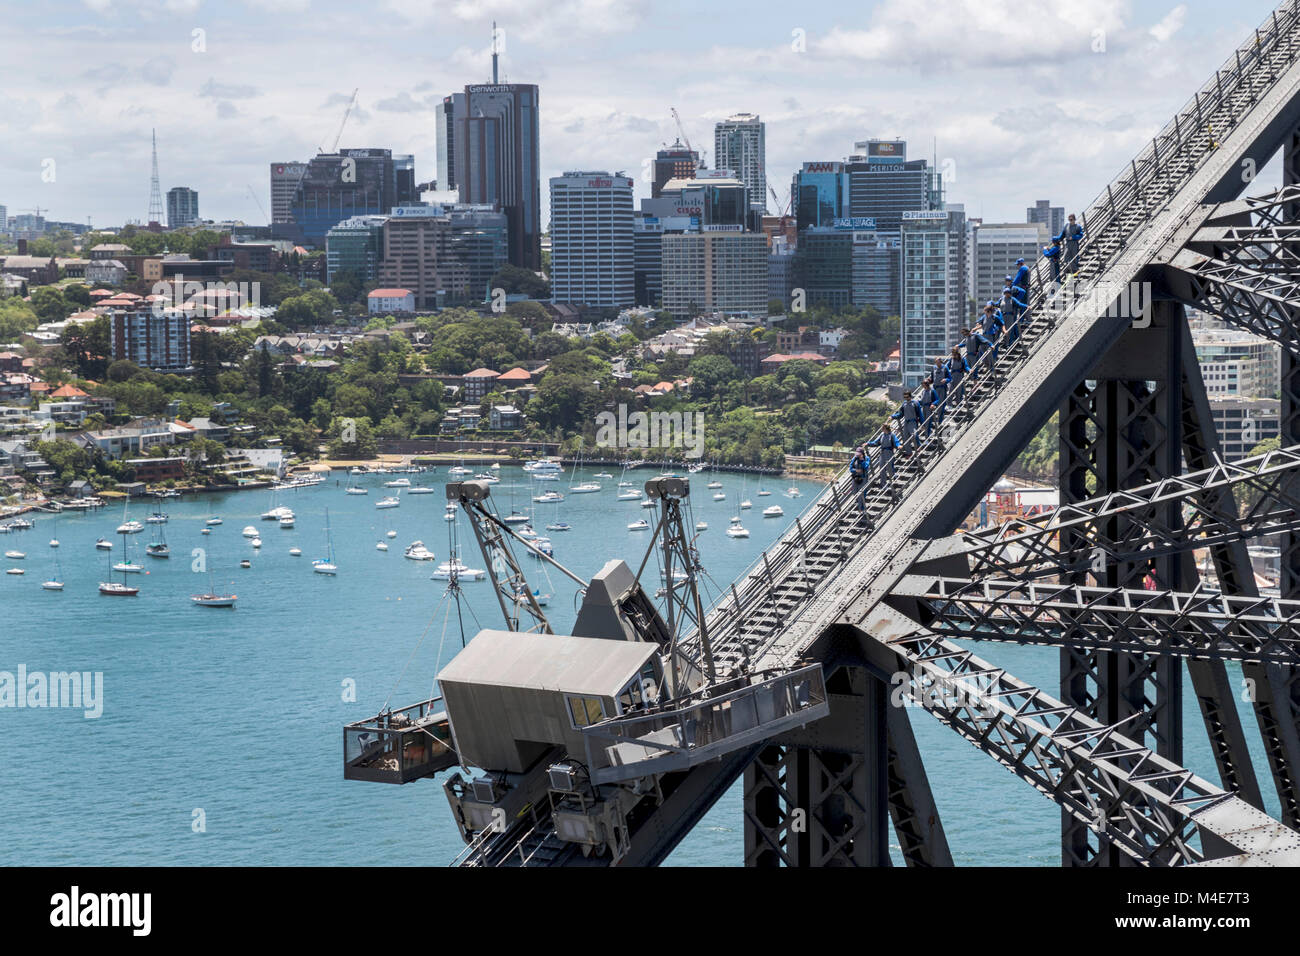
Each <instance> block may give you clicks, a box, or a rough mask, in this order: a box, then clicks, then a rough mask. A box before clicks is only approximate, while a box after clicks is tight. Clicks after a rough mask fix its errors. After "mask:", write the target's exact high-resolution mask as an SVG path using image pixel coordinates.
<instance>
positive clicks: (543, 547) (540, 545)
mask: <svg viewBox="0 0 1300 956" xmlns="http://www.w3.org/2000/svg"><path fill="white" fill-rule="evenodd" d="M532 545H533V547H534V548H536V549H537V551H540V552H541V553H542V554H544V555H546V556H547V557H548V558H553V557H555V546H554V545H553V544H551V539H550V538H547V537H538V538H534V539H533V541H532ZM537 551H529V552H528V553H529V554H531V555H532V556H533V557H537Z"/></svg>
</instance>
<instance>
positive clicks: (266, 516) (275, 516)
mask: <svg viewBox="0 0 1300 956" xmlns="http://www.w3.org/2000/svg"><path fill="white" fill-rule="evenodd" d="M285 515H289V516H290V517H293V511H292V510H290V509H289V508H286V507H284V506H283V505H281V506H280V507H278V508H272V509H271V510H270V511H263V512H262V520H263V521H279V520H280V519H281V518H283V517H284V516H285Z"/></svg>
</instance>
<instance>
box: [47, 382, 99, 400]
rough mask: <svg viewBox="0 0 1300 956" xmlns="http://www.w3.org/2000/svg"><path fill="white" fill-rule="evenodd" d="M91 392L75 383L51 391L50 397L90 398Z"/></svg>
mask: <svg viewBox="0 0 1300 956" xmlns="http://www.w3.org/2000/svg"><path fill="white" fill-rule="evenodd" d="M89 397H90V393H89V392H83V391H82V390H81V389H79V388H77V386H75V385H64V386H62V387H61V388H57V389H55V390H54V391H53V392H50V398H89Z"/></svg>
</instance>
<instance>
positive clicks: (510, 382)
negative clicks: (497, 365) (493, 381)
mask: <svg viewBox="0 0 1300 956" xmlns="http://www.w3.org/2000/svg"><path fill="white" fill-rule="evenodd" d="M532 380H533V373H532V372H530V371H528V369H526V368H512V369H510V371H508V372H502V373H501V375H500V376H498V378H497V382H499V383H500V384H502V385H505V386H507V387H509V388H515V387H517V386H520V385H527V384H528V383H529V382H531V381H532Z"/></svg>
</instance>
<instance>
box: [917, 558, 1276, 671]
mask: <svg viewBox="0 0 1300 956" xmlns="http://www.w3.org/2000/svg"><path fill="white" fill-rule="evenodd" d="M895 594H897V595H899V596H906V597H913V598H917V599H918V600H919V601H920V604H921V606H922V608H923V609H924V613H923V619H922V620H920V621H919V622H918V623H921V624H923V625H924V626H926V627H928V628H929V629H930V630H932V631H934V632H935V633H936V634H943V635H948V636H952V637H972V638H979V639H980V640H994V641H1005V642H1008V643H1015V644H1041V645H1044V646H1053V647H1060V646H1064V645H1066V644H1070V645H1082V646H1084V647H1089V648H1099V649H1106V650H1125V651H1129V652H1132V653H1151V654H1168V655H1174V656H1177V657H1187V658H1197V659H1205V660H1249V661H1271V662H1275V663H1282V664H1291V665H1294V664H1300V601H1285V600H1282V599H1281V598H1261V597H1233V596H1229V595H1225V594H1222V593H1220V592H1218V591H1206V592H1199V591H1198V592H1183V591H1168V590H1159V591H1155V590H1147V589H1144V588H1143V589H1133V588H1102V587H1087V586H1084V585H1078V584H1046V583H1041V582H1033V581H1015V580H984V581H971V580H969V579H963V578H947V577H937V578H930V577H926V576H922V575H915V576H912V577H909V578H905V579H904V580H903V582H902V583H901V584H900V586H899V587H898V588H896V589H895Z"/></svg>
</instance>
